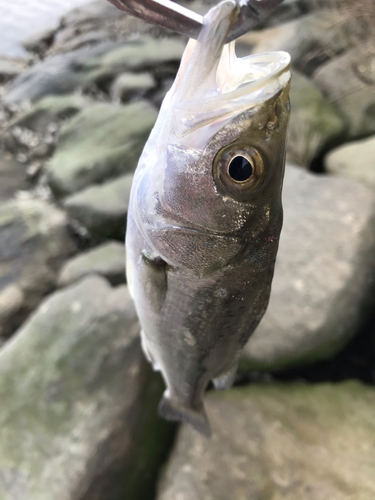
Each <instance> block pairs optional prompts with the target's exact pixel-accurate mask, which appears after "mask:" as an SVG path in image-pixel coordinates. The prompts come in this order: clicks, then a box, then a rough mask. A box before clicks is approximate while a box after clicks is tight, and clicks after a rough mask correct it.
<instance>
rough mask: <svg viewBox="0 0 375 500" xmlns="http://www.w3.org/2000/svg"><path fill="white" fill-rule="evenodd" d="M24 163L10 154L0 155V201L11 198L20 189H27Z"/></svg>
mask: <svg viewBox="0 0 375 500" xmlns="http://www.w3.org/2000/svg"><path fill="white" fill-rule="evenodd" d="M28 187H30V186H29V183H28V182H27V179H26V172H25V165H23V164H22V163H20V162H18V161H17V160H15V159H14V158H13V157H12V156H6V155H1V156H0V203H2V202H4V201H6V200H8V199H10V198H13V196H14V195H15V194H16V192H17V191H19V190H20V189H21V190H23V189H27V188H28Z"/></svg>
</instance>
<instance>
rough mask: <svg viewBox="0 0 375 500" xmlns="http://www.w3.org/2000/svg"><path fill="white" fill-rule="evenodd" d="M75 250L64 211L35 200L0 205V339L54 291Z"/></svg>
mask: <svg viewBox="0 0 375 500" xmlns="http://www.w3.org/2000/svg"><path fill="white" fill-rule="evenodd" d="M75 248H76V246H75V243H74V240H73V239H72V237H71V235H70V233H69V229H68V219H67V217H66V215H65V213H64V212H62V211H61V210H58V209H57V208H55V207H54V206H53V205H50V204H48V203H45V202H42V201H39V200H32V199H30V200H27V199H26V200H17V201H13V200H11V201H8V202H7V203H3V204H2V205H0V337H1V336H3V337H4V336H7V335H9V334H10V333H12V332H13V331H14V329H15V327H17V326H19V325H20V323H21V322H22V320H23V319H24V318H25V315H26V314H27V313H29V312H30V311H31V310H32V309H33V308H34V307H35V306H37V305H38V303H39V302H40V301H41V299H42V298H43V296H44V295H45V294H46V293H48V292H50V291H51V289H53V287H54V286H55V283H56V280H57V272H58V269H59V267H60V265H61V264H62V262H63V261H64V260H65V259H66V258H68V257H69V256H70V255H71V254H72V253H73V252H74V251H75Z"/></svg>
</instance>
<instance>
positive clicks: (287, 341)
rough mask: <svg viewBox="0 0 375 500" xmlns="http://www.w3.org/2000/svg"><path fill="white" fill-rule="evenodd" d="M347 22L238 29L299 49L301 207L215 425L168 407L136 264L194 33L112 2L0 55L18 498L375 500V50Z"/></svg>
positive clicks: (4, 445) (6, 362) (5, 419)
mask: <svg viewBox="0 0 375 500" xmlns="http://www.w3.org/2000/svg"><path fill="white" fill-rule="evenodd" d="M189 5H190V6H191V8H193V9H195V10H197V11H200V12H203V11H204V10H205V9H206V8H207V5H203V4H202V2H194V3H190V4H189ZM348 29H349V28H347V25H346V24H345V23H341V24H340V23H338V22H337V18H335V17H334V15H333V13H332V11H328V10H324V9H316V8H313V5H312V2H306V1H303V0H300V1H299V0H290V1H285V2H284V4H283V5H282V6H281V7H280V9H279V10H278V12H277V13H276V14H275V15H274V16H273V17H272V18H271V19H269V20H268V21H267V22H266V23H264V26H262V29H259V30H257V31H255V32H252V33H250V34H248V35H245V36H244V37H242V39H240V40H239V42H238V51H239V53H240V54H241V55H244V54H249V53H251V52H254V53H256V52H263V51H270V50H287V51H288V52H290V53H291V55H292V61H293V84H292V91H291V102H292V115H291V121H290V127H289V140H288V150H287V167H286V178H285V186H284V193H283V198H284V209H285V222H284V228H283V232H282V237H281V242H280V251H279V256H278V259H277V264H276V271H275V278H274V282H273V291H272V295H271V301H270V305H269V308H268V310H267V313H266V315H265V317H264V319H263V320H262V322H261V324H260V326H259V328H258V329H257V331H256V332H255V334H254V335H253V337H252V338H251V339H250V341H249V343H248V345H247V346H246V348H245V350H244V353H243V356H242V359H241V364H240V370H239V373H238V375H237V380H236V385H237V387H235V388H234V389H232V390H230V391H228V392H227V393H212V394H210V395H209V397H208V399H209V404H208V412H209V414H210V418H211V419H212V423H213V428H214V437H213V438H212V440H211V441H206V440H204V438H201V437H200V436H198V435H197V434H196V433H194V432H193V431H191V430H190V429H188V428H185V426H181V428H180V429H178V430H177V427H176V426H173V425H171V424H168V423H166V422H164V421H162V420H160V419H159V417H158V416H157V411H156V408H157V403H158V400H159V399H160V396H161V393H162V391H163V384H162V382H161V380H160V378H159V376H158V375H156V374H154V373H152V371H151V369H150V367H149V366H148V365H147V363H146V362H145V360H144V358H143V355H142V353H141V350H140V345H139V336H138V333H139V325H138V322H137V318H136V315H135V311H134V307H133V305H132V302H131V299H130V297H129V294H128V291H127V286H126V280H125V263H124V246H123V238H124V234H125V229H126V214H127V208H128V201H129V193H130V186H131V181H132V175H133V172H134V169H135V167H136V164H137V160H138V157H139V155H140V153H141V151H142V148H143V145H144V143H145V141H146V139H147V137H148V134H149V132H150V130H151V129H152V126H153V124H154V122H155V119H156V116H157V113H158V108H159V106H160V103H161V101H162V99H163V97H164V95H165V93H166V92H167V90H168V89H169V88H170V85H171V83H172V81H173V78H174V76H175V73H176V71H177V68H178V65H179V60H180V57H181V54H182V52H183V50H184V46H185V43H186V41H185V40H183V39H181V38H180V37H176V36H171V35H169V34H166V33H163V32H162V31H161V30H158V29H155V28H153V27H150V26H148V25H146V24H144V23H142V22H141V21H138V20H134V19H131V18H130V17H128V16H126V15H124V14H123V13H120V12H119V11H117V10H116V9H115V8H114V7H113V6H111V5H110V4H108V3H107V2H105V1H104V0H97V1H94V2H92V3H89V4H88V5H87V6H85V7H82V8H79V9H75V10H74V11H72V12H71V13H69V14H68V15H67V16H65V18H63V19H62V20H61V23H60V26H59V28H58V29H56V30H53V31H51V30H50V31H48V32H45V33H42V34H40V36H38V37H34V38H33V39H32V40H28V41H26V42H25V47H26V49H27V50H29V53H30V56H29V57H28V58H26V59H23V60H21V59H17V60H15V59H9V58H1V57H0V96H1V109H0V401H1V405H0V498H1V499H4V500H19V499H26V498H27V499H28V500H33V499H35V500H43V499H46V500H47V499H48V500H50V499H51V498H59V499H62V500H65V499H66V500H96V499H98V500H99V499H103V498H105V499H106V500H122V499H123V498H127V499H129V500H132V499H134V500H135V499H137V500H139V499H142V500H151V499H154V498H157V499H158V500H169V499H173V500H175V499H178V500H190V498H191V499H194V500H197V499H202V500H203V499H204V500H210V499H211V498H212V499H213V500H227V499H228V498H233V499H236V500H237V499H238V500H240V499H243V498H251V499H253V498H254V500H255V499H258V498H259V499H261V498H270V499H272V500H279V499H280V500H281V498H283V499H287V500H301V499H302V498H303V499H304V500H326V499H327V498H329V499H330V500H344V499H345V500H352V499H356V500H372V498H373V497H374V494H375V482H374V479H373V476H374V475H373V470H374V465H375V443H374V442H373V434H374V427H373V421H374V409H373V408H374V398H375V389H374V384H375V364H374V354H375V315H374V302H375V294H374V291H375V191H374V186H375V181H374V179H375V177H374V175H375V174H374V172H375V160H374V158H375V155H374V152H375V148H374V144H375V142H374V141H375V73H374V67H375V66H374V64H373V61H374V56H373V54H372V53H371V52H369V51H368V44H367V41H366V40H363V41H362V43H361V44H358V43H357V42H358V40H354V39H353V37H352V36H349V33H348ZM352 379H353V380H352ZM174 440H175V444H174V446H173V442H174Z"/></svg>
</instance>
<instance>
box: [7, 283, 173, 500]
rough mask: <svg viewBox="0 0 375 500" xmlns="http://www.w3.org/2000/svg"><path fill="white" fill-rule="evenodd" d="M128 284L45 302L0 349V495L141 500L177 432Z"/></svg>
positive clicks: (87, 287) (33, 499) (96, 286)
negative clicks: (163, 403) (160, 408)
mask: <svg viewBox="0 0 375 500" xmlns="http://www.w3.org/2000/svg"><path fill="white" fill-rule="evenodd" d="M138 333H139V326H138V322H137V317H136V313H135V310H134V307H133V303H132V301H131V299H130V297H129V293H128V290H127V288H126V287H125V286H121V287H118V288H116V289H114V290H113V289H111V287H110V285H109V284H108V283H107V282H106V281H105V280H104V279H102V278H99V277H90V278H86V279H85V280H84V281H82V282H81V283H79V284H78V285H76V286H74V287H71V288H69V289H66V290H64V291H61V292H57V293H55V294H53V295H52V296H50V297H49V298H47V299H46V300H45V301H44V302H43V304H41V306H40V307H39V309H38V310H37V311H36V312H35V313H34V314H33V315H32V317H31V318H30V319H29V320H28V321H27V323H26V324H25V325H23V327H22V328H21V329H20V330H19V331H18V332H17V334H16V335H15V336H14V337H13V338H12V339H11V340H10V341H9V342H8V343H7V344H5V346H4V347H3V348H2V350H1V351H0V400H1V406H0V422H1V426H0V498H1V499H2V500H16V499H21V498H27V499H28V500H50V499H51V498H56V499H57V498H59V499H64V500H83V499H85V500H94V499H99V498H106V499H107V500H123V499H124V498H127V499H129V500H139V499H140V498H142V499H147V500H148V499H150V498H152V490H153V483H154V482H155V475H156V472H157V468H158V466H159V461H160V460H161V459H162V458H163V455H164V453H165V448H166V446H168V445H169V433H170V430H171V427H170V426H168V424H166V423H164V422H163V421H162V420H160V419H159V418H158V417H157V414H156V404H157V401H158V399H159V397H160V394H161V392H162V387H161V386H162V384H161V382H160V380H159V379H158V378H155V377H154V375H153V374H152V373H151V370H150V368H149V367H148V365H147V363H146V361H145V360H144V357H143V354H142V352H141V347H140V343H139V337H138Z"/></svg>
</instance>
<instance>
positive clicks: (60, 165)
mask: <svg viewBox="0 0 375 500" xmlns="http://www.w3.org/2000/svg"><path fill="white" fill-rule="evenodd" d="M156 116H157V111H156V110H155V109H154V108H153V107H152V106H151V105H150V104H148V103H146V102H136V103H133V104H129V105H128V106H125V107H119V106H115V105H113V104H104V103H99V104H95V105H93V106H91V107H90V108H88V109H86V110H84V111H82V112H81V113H80V114H79V115H77V116H75V118H74V119H73V120H71V121H70V122H69V123H67V124H66V126H64V127H63V128H62V129H61V132H60V137H59V141H58V144H57V148H56V152H55V154H54V156H53V158H52V160H51V162H50V163H49V166H48V172H47V181H48V183H49V185H50V186H51V188H52V189H53V191H54V192H55V193H56V194H57V195H60V196H61V195H67V194H71V193H74V192H76V191H80V190H82V189H83V188H86V187H87V186H89V185H90V184H93V183H99V182H102V181H104V180H106V179H108V178H110V177H114V176H115V175H116V174H117V175H120V174H124V173H127V172H133V171H134V170H135V167H136V166H137V162H138V159H139V156H140V154H141V152H142V149H143V146H144V143H145V141H146V139H147V137H148V134H149V133H150V131H151V129H152V127H153V125H154V122H155V120H156Z"/></svg>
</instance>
